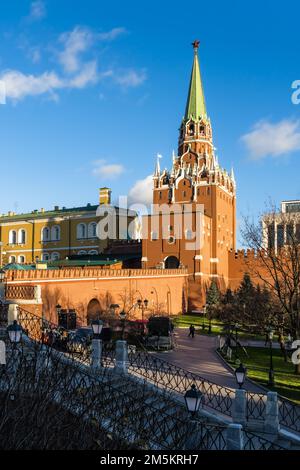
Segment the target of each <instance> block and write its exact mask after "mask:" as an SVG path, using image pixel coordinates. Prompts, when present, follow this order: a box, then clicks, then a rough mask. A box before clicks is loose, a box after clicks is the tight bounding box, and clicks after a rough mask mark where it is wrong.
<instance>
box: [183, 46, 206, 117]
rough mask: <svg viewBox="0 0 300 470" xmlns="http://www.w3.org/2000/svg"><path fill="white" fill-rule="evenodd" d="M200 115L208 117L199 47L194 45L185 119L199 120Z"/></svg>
mask: <svg viewBox="0 0 300 470" xmlns="http://www.w3.org/2000/svg"><path fill="white" fill-rule="evenodd" d="M200 117H202V118H206V117H207V115H206V106H205V99H204V92H203V86H202V80H201V74H200V66H199V60H198V47H194V62H193V68H192V73H191V80H190V87H189V94H188V99H187V102H186V108H185V115H184V119H185V120H186V121H188V120H189V119H193V120H194V121H198V120H199V118H200Z"/></svg>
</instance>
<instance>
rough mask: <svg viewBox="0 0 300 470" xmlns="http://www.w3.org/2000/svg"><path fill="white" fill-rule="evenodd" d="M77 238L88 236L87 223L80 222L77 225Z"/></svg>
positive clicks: (81, 238) (82, 238)
mask: <svg viewBox="0 0 300 470" xmlns="http://www.w3.org/2000/svg"><path fill="white" fill-rule="evenodd" d="M76 235H77V240H84V239H85V238H86V237H87V227H86V224H84V223H83V222H80V224H78V225H77V227H76Z"/></svg>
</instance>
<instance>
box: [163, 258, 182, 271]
mask: <svg viewBox="0 0 300 470" xmlns="http://www.w3.org/2000/svg"><path fill="white" fill-rule="evenodd" d="M179 264H180V263H179V259H178V258H176V256H168V257H167V258H166V259H165V268H166V269H177V268H179Z"/></svg>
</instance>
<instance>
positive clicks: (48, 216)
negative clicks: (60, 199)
mask: <svg viewBox="0 0 300 470" xmlns="http://www.w3.org/2000/svg"><path fill="white" fill-rule="evenodd" d="M110 196H111V190H110V189H109V188H100V191H99V204H97V205H91V204H87V205H86V206H84V207H74V208H66V207H62V208H60V207H58V206H55V207H54V209H53V210H44V209H40V210H34V211H32V212H31V213H28V214H15V213H14V212H9V213H8V214H4V215H0V266H2V265H5V264H7V263H20V264H25V263H35V262H36V261H37V260H42V261H55V260H59V259H65V258H67V257H69V256H72V255H87V254H89V255H97V254H100V253H102V252H103V250H104V249H105V248H106V247H107V246H108V243H109V240H110V239H118V238H123V239H124V238H127V236H128V235H127V228H128V225H129V224H130V223H131V222H132V221H133V220H134V219H135V216H136V214H135V212H133V211H128V210H126V209H121V208H119V207H115V206H112V205H111V200H110ZM103 205H106V206H109V208H110V209H111V210H112V211H111V212H112V213H113V214H115V215H116V218H115V224H114V225H115V229H116V230H115V236H113V237H108V238H105V236H101V235H102V234H100V238H99V236H98V235H99V232H98V231H97V224H98V222H99V221H101V219H103V218H104V217H107V214H102V215H98V214H99V209H98V208H99V206H103ZM103 207H104V206H103ZM97 211H98V212H97ZM121 219H123V220H122V223H120V221H121ZM121 227H122V229H121ZM124 227H125V230H124Z"/></svg>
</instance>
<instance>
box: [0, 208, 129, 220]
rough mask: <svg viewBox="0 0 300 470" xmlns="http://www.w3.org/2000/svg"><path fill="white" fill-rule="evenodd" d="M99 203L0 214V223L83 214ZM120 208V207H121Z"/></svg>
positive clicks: (91, 210)
mask: <svg viewBox="0 0 300 470" xmlns="http://www.w3.org/2000/svg"><path fill="white" fill-rule="evenodd" d="M98 207H99V205H98V204H97V205H92V204H88V205H86V206H81V207H70V208H67V207H63V208H61V209H54V210H50V211H44V212H42V211H32V212H28V213H25V214H15V215H7V214H5V215H2V216H1V215H0V224H1V222H7V221H14V220H31V219H44V218H45V217H46V218H50V217H57V216H68V215H70V216H72V215H73V214H76V215H77V214H78V215H80V214H85V213H86V212H96V211H97V209H98ZM111 207H113V208H114V209H116V211H119V210H120V209H121V208H119V207H117V206H111ZM121 210H122V209H121ZM123 210H125V211H126V210H127V213H128V216H134V215H135V214H136V213H135V212H134V211H132V210H130V209H123Z"/></svg>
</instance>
